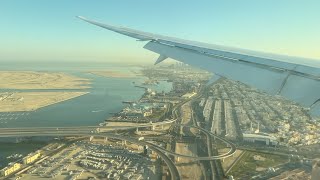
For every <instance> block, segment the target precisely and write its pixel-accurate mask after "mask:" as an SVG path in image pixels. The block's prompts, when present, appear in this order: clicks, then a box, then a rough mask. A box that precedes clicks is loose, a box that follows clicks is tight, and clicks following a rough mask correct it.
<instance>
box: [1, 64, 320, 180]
mask: <svg viewBox="0 0 320 180" xmlns="http://www.w3.org/2000/svg"><path fill="white" fill-rule="evenodd" d="M139 73H140V74H141V75H142V76H144V77H146V80H145V81H144V82H143V83H138V82H132V84H133V85H134V86H135V87H136V88H142V89H144V94H143V95H142V97H141V98H140V99H139V100H137V101H131V100H128V101H124V102H122V103H124V104H125V107H124V108H123V109H122V110H121V111H119V112H116V113H113V115H112V117H110V118H108V119H106V120H105V121H104V122H101V123H100V124H98V125H96V126H89V127H64V128H49V127H48V128H38V129H37V130H34V129H32V130H31V129H28V128H21V129H16V130H15V129H10V128H8V129H2V130H1V133H0V135H1V137H10V136H12V134H13V133H14V132H17V131H19V132H20V134H21V137H20V140H21V141H25V140H26V141H32V140H30V139H32V138H30V137H32V136H39V134H40V135H41V136H43V137H49V138H48V139H49V140H48V141H47V142H46V144H45V145H44V146H43V147H41V148H39V149H37V150H35V151H33V152H30V153H29V154H12V155H10V156H8V157H7V159H8V161H9V163H7V164H2V165H3V166H2V167H1V170H0V179H23V180H24V179H25V180H33V179H59V180H60V179H70V180H75V179H118V180H120V179H121V180H122V179H136V180H138V179H174V180H177V179H190V180H196V179H199V180H200V179H230V180H233V179H243V180H247V179H257V180H258V179H259V180H262V179H274V180H278V179H311V177H312V175H313V174H315V175H316V174H319V172H317V171H319V169H320V168H319V166H320V160H319V159H318V158H319V157H320V119H315V118H312V117H311V116H310V115H309V113H308V111H309V110H308V109H305V108H302V107H301V106H299V105H298V104H295V103H293V102H292V101H289V100H286V99H285V98H283V97H280V96H271V95H268V94H266V93H264V92H261V91H259V90H257V89H253V88H251V87H249V86H247V85H245V84H242V83H240V82H236V81H232V80H229V79H225V78H218V77H217V75H213V74H210V73H208V72H206V71H203V70H200V69H195V68H193V67H190V66H188V65H187V64H183V63H175V64H168V65H166V64H165V65H160V66H159V65H158V66H146V67H142V68H141V72H139ZM161 81H167V82H171V83H172V89H171V91H169V92H165V91H160V92H159V91H157V90H155V89H154V88H152V87H157V85H158V83H159V82H161ZM10 98H11V99H12V98H13V94H12V93H11V94H10V93H3V94H0V101H3V100H5V99H7V100H8V99H10ZM17 100H20V99H17Z"/></svg>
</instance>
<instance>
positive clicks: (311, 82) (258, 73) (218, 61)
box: [79, 17, 320, 116]
mask: <svg viewBox="0 0 320 180" xmlns="http://www.w3.org/2000/svg"><path fill="white" fill-rule="evenodd" d="M79 18H81V19H82V20H84V21H86V22H88V23H91V24H94V25H96V26H100V27H102V28H105V29H108V30H110V31H114V32H117V33H120V34H123V35H126V36H129V37H132V38H135V39H137V40H139V41H147V44H146V45H145V46H144V48H145V49H148V50H150V51H153V52H155V53H158V54H159V58H158V59H157V61H156V63H155V64H158V63H160V62H162V61H164V60H165V59H167V58H172V59H175V60H178V61H181V62H184V63H186V64H189V65H193V66H196V67H200V68H202V69H205V70H207V71H210V72H213V73H215V74H219V76H222V77H226V78H229V79H232V80H236V81H240V82H243V83H246V84H248V85H250V86H252V87H255V88H258V89H260V90H263V91H265V92H267V93H269V94H272V95H281V96H284V97H286V98H288V99H291V100H293V101H295V102H297V103H299V104H301V105H302V106H304V107H306V108H310V112H311V114H312V115H316V116H320V93H319V92H320V61H317V60H312V59H305V58H297V57H290V56H282V55H275V54H269V53H261V52H256V51H251V50H245V49H238V48H230V47H224V46H218V45H211V44H205V43H199V42H194V41H188V40H183V39H178V38H172V37H167V36H162V35H157V34H153V33H147V32H143V31H138V30H134V29H130V28H126V27H120V26H113V25H106V24H102V23H99V22H96V21H92V20H88V19H86V18H84V17H79Z"/></svg>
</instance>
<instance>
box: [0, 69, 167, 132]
mask: <svg viewBox="0 0 320 180" xmlns="http://www.w3.org/2000/svg"><path fill="white" fill-rule="evenodd" d="M0 65H1V64H0ZM0 70H5V71H7V70H12V71H26V70H28V71H52V72H65V73H68V74H71V75H76V76H78V77H83V78H88V79H91V83H92V84H91V88H90V89H85V90H80V91H87V92H89V93H88V94H86V95H83V96H80V97H77V98H74V99H70V100H67V101H64V102H60V103H57V104H54V105H50V106H47V107H43V108H40V109H38V110H36V111H32V112H10V113H0V127H1V128H4V127H48V126H50V127H63V126H94V125H98V124H99V123H100V122H103V121H104V120H105V119H107V118H108V117H110V116H111V114H110V113H115V112H119V111H120V110H121V109H122V108H123V107H124V106H125V105H124V104H123V103H122V101H135V100H138V99H139V98H140V97H141V96H142V94H143V93H144V90H143V89H141V88H137V87H134V86H135V85H136V84H141V83H142V82H143V81H144V79H145V77H132V78H107V77H101V76H97V75H93V74H90V73H87V72H88V71H92V70H114V71H131V70H134V71H137V70H139V67H132V66H131V67H127V66H118V65H114V64H113V65H110V64H103V65H102V64H92V63H87V64H85V63H82V64H81V65H79V64H74V65H72V64H68V65H64V64H58V63H55V64H53V65H52V64H50V65H48V64H42V65H41V64H39V63H36V64H32V63H31V64H27V65H23V66H22V65H21V64H16V63H14V64H10V63H6V64H4V65H1V66H0ZM133 82H135V84H133ZM171 87H172V84H171V83H168V82H165V81H161V82H160V84H159V85H157V86H150V88H151V89H155V90H157V91H162V90H163V91H165V92H168V91H170V89H171ZM0 90H1V89H0ZM1 91H5V90H1ZM6 91H15V90H6ZM18 91H30V90H18ZM35 91H40V90H35ZM44 91H64V90H44ZM67 91H68V90H67Z"/></svg>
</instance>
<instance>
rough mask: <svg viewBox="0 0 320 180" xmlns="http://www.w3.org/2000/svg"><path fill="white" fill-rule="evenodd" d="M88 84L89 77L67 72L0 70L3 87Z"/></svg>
mask: <svg viewBox="0 0 320 180" xmlns="http://www.w3.org/2000/svg"><path fill="white" fill-rule="evenodd" d="M88 84H89V81H88V79H83V78H78V77H75V76H71V75H67V74H65V73H53V72H50V73H48V72H33V71H0V88H2V89H83V88H88V86H86V85H88Z"/></svg>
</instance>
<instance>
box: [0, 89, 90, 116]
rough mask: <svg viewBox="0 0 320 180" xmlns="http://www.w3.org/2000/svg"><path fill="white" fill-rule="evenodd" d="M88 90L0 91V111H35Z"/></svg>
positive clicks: (80, 94)
mask: <svg viewBox="0 0 320 180" xmlns="http://www.w3.org/2000/svg"><path fill="white" fill-rule="evenodd" d="M87 93H88V92H18V93H13V92H10V93H0V112H16V111H34V110H36V109H39V108H42V107H44V106H48V105H51V104H55V103H58V102H62V101H66V100H68V99H72V98H75V97H78V96H82V95H84V94H87Z"/></svg>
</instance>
